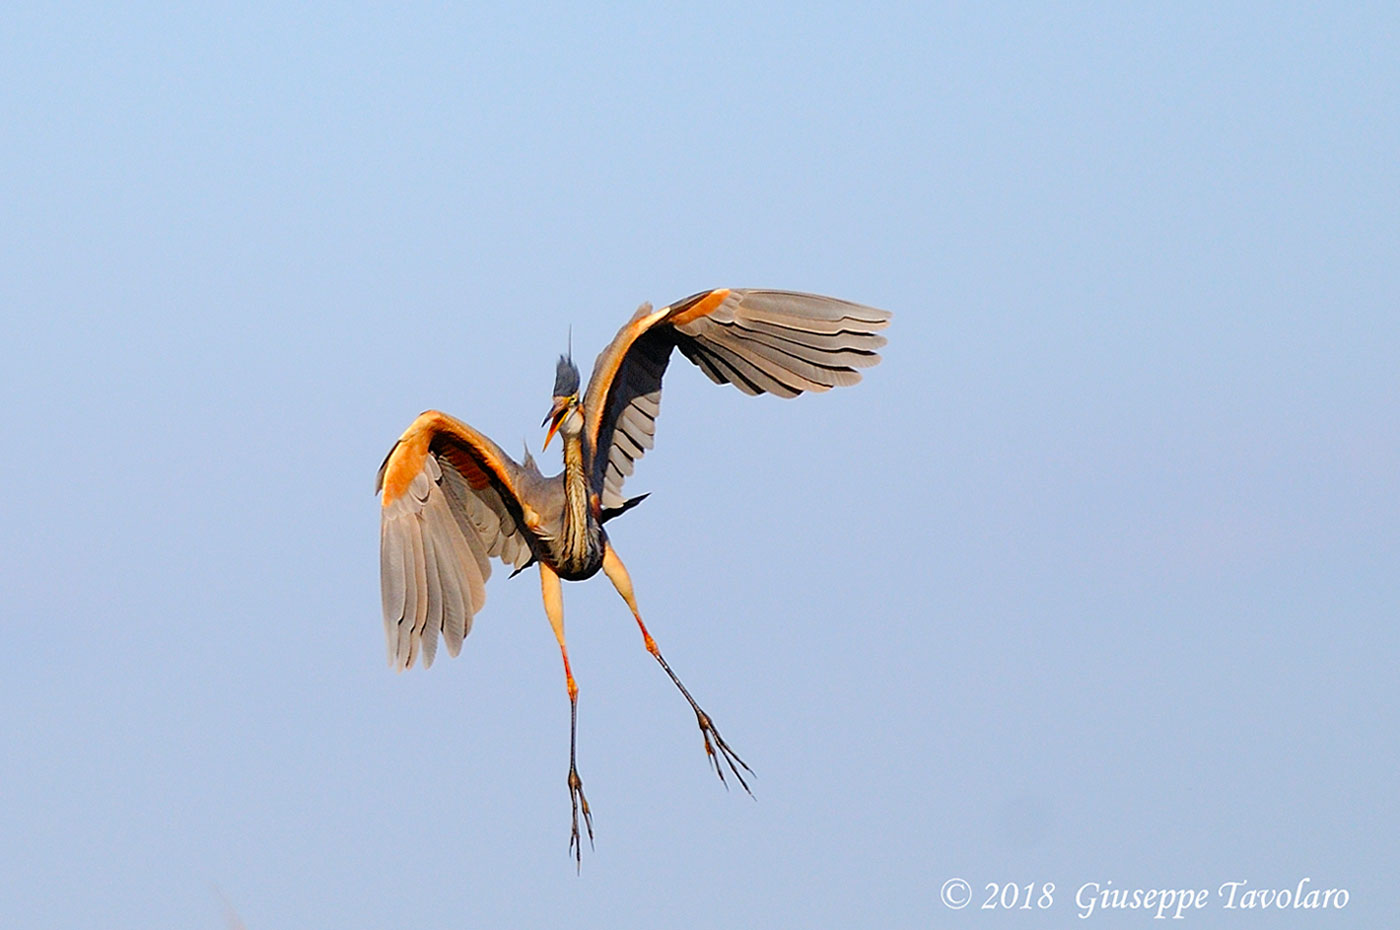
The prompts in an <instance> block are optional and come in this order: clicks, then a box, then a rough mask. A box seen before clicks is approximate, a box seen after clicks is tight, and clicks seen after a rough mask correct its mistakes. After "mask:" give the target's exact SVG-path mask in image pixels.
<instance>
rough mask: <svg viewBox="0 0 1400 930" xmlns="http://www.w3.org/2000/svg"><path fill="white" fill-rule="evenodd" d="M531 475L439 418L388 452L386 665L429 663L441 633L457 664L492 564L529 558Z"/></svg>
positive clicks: (384, 480)
mask: <svg viewBox="0 0 1400 930" xmlns="http://www.w3.org/2000/svg"><path fill="white" fill-rule="evenodd" d="M531 478H532V476H531V474H530V473H529V472H527V471H526V469H525V468H523V467H522V466H520V465H518V464H516V463H515V462H514V461H512V460H511V459H510V457H509V456H507V455H506V454H505V453H504V452H502V451H501V449H500V447H498V446H497V445H496V444H495V443H494V442H492V441H491V440H490V439H488V438H486V437H485V436H484V435H482V434H481V433H479V432H477V431H476V430H474V429H472V428H471V427H470V426H468V425H467V424H465V423H463V422H461V421H460V420H456V419H454V418H452V417H449V416H447V415H446V414H443V413H439V412H437V411H428V412H427V413H424V414H422V415H420V416H419V417H418V419H416V420H414V421H413V425H411V426H410V427H409V428H408V429H407V430H405V431H404V434H403V435H402V436H400V437H399V441H398V442H396V443H395V444H394V447H393V448H392V449H391V450H390V451H389V455H388V456H387V457H386V458H385V459H384V464H383V465H382V466H381V467H380V469H379V477H378V480H377V482H376V485H375V490H376V492H377V493H378V494H379V495H380V504H381V507H380V534H379V568H380V587H381V594H382V596H383V606H384V629H385V635H386V638H387V642H388V649H389V663H390V665H392V666H394V667H395V668H398V669H405V668H409V667H410V666H412V665H413V663H414V661H415V660H416V659H417V657H418V656H419V655H420V654H421V655H422V657H423V665H424V667H427V666H428V665H431V664H432V661H433V657H434V655H435V654H436V651H437V636H438V633H439V632H441V634H442V636H443V639H444V640H445V641H446V643H447V650H448V652H449V653H450V654H452V655H454V656H455V655H457V653H458V652H459V651H460V650H461V647H462V639H463V638H464V637H465V636H466V635H467V633H468V632H469V631H470V630H471V623H472V618H473V616H474V615H475V614H476V612H477V611H479V610H480V609H481V607H482V605H483V604H484V603H485V601H486V588H485V585H486V580H487V579H488V578H489V577H490V575H491V563H490V559H491V558H493V557H494V558H499V559H501V560H502V561H503V562H506V563H507V564H510V565H513V566H514V567H516V568H519V567H521V566H522V565H524V564H525V563H526V562H527V561H529V559H530V555H531V541H532V525H538V520H539V518H538V515H537V514H535V513H534V512H533V511H532V510H531V509H530V507H529V506H528V504H526V503H525V502H524V500H523V498H524V497H527V496H528V494H525V495H523V494H522V490H523V488H524V486H525V485H527V484H528V483H529V482H530V480H531Z"/></svg>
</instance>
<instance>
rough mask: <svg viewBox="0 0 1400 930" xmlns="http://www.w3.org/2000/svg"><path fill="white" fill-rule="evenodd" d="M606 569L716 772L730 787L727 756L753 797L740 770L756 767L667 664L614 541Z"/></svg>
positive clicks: (605, 559) (606, 557)
mask: <svg viewBox="0 0 1400 930" xmlns="http://www.w3.org/2000/svg"><path fill="white" fill-rule="evenodd" d="M603 572H604V573H605V574H606V575H607V576H608V580H609V581H611V582H612V583H613V587H614V588H617V593H618V594H621V595H622V599H623V600H624V601H626V602H627V606H628V607H629V608H630V609H631V611H632V616H633V617H635V618H636V620H637V626H638V627H639V628H640V629H641V631H642V642H643V643H645V644H646V647H647V652H650V653H651V654H652V657H653V658H655V659H656V661H657V662H659V663H661V667H662V668H663V669H665V670H666V674H667V675H669V676H671V681H673V682H675V685H676V687H677V688H679V689H680V692H681V694H683V695H685V699H686V700H687V701H689V702H690V706H691V708H692V709H693V710H694V711H695V719H696V721H697V722H698V723H699V724H700V734H701V735H702V736H704V737H705V755H706V757H707V758H708V759H709V760H710V764H711V765H713V766H714V768H715V774H717V775H718V776H719V780H720V781H722V782H724V784H725V787H728V786H729V782H727V781H725V778H724V766H723V765H721V764H720V760H721V759H723V760H724V762H725V763H727V764H728V765H729V771H730V772H732V773H733V775H734V777H735V778H737V779H738V780H739V784H741V785H743V786H744V790H745V791H747V792H748V793H749V795H750V796H752V795H753V791H752V790H751V789H750V788H749V783H748V782H746V781H744V776H743V773H741V772H740V771H739V769H741V768H742V769H743V770H744V771H745V772H748V773H749V774H750V775H752V774H753V769H751V768H749V767H748V765H746V764H745V763H744V760H743V759H740V758H739V754H738V753H736V752H735V751H734V750H732V749H730V748H729V744H728V743H726V742H725V741H724V738H723V737H721V736H720V735H719V730H717V729H715V724H714V721H712V720H711V719H710V715H709V714H707V713H705V712H704V711H703V710H701V709H700V705H699V704H697V703H695V698H693V697H691V696H690V692H689V691H687V690H686V689H685V685H683V684H681V680H680V679H679V678H677V677H676V673H675V672H673V671H671V666H669V665H667V664H666V660H665V659H664V658H663V657H662V655H661V650H660V649H658V648H657V646H656V640H654V639H652V638H651V634H650V633H648V632H647V625H646V624H645V623H643V622H642V613H641V611H639V610H638V609H637V598H636V597H635V596H633V594H632V579H631V577H629V576H628V574H627V566H625V565H623V564H622V560H621V559H619V558H618V557H617V553H616V552H615V551H614V550H613V547H612V543H611V542H610V541H609V542H604V544H603ZM561 641H562V640H561ZM711 737H713V740H711ZM716 750H718V751H716ZM736 763H737V764H736Z"/></svg>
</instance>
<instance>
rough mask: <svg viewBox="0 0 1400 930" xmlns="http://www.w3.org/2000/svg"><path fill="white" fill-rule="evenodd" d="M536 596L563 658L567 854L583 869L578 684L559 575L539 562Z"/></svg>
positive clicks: (588, 815) (586, 816)
mask: <svg viewBox="0 0 1400 930" xmlns="http://www.w3.org/2000/svg"><path fill="white" fill-rule="evenodd" d="M540 593H541V594H543V595H544V612H545V613H546V614H548V615H549V625H550V626H551V627H553V628H554V638H555V639H557V640H559V653H560V654H561V655H562V656H563V657H564V684H565V686H566V687H567V688H568V689H569V802H570V803H571V804H572V805H573V809H574V827H573V833H572V834H571V835H570V836H569V851H570V852H571V853H573V854H574V864H575V866H576V867H578V868H582V866H583V840H581V839H580V838H579V833H578V812H579V808H583V823H584V826H586V827H587V828H588V845H589V846H592V845H593V814H592V812H590V811H589V809H588V799H587V798H586V797H584V796H583V779H582V778H579V777H578V768H577V766H576V765H575V764H574V758H575V755H576V749H577V747H578V685H577V684H576V683H575V682H574V673H573V670H572V669H570V668H569V647H568V646H566V645H564V592H563V591H562V590H561V586H560V584H559V576H558V575H557V574H555V572H554V569H552V568H550V567H549V566H548V565H546V564H544V563H543V562H541V563H540Z"/></svg>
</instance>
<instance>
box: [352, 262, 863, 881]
mask: <svg viewBox="0 0 1400 930" xmlns="http://www.w3.org/2000/svg"><path fill="white" fill-rule="evenodd" d="M889 316H890V315H889V314H888V313H887V312H885V311H884V310H875V309H873V308H871V307H863V306H860V305H859V304H853V303H847V302H846V301H843V300H836V299H834V298H831V297H819V296H816V295H813V294H798V293H792V292H789V291H767V290H729V289H720V290H713V291H705V292H703V293H700V294H695V295H693V296H691V297H687V298H686V299H684V300H682V301H678V302H677V303H674V304H671V305H670V306H666V307H662V308H661V309H659V310H652V308H651V306H650V305H648V304H643V305H642V307H641V308H640V309H639V310H638V311H637V313H636V314H635V315H634V316H633V317H632V319H631V320H629V321H628V322H627V324H626V325H625V326H623V327H622V329H621V330H619V331H618V334H617V336H616V337H615V338H614V339H613V341H612V342H611V343H609V344H608V346H607V348H605V349H604V350H603V351H602V353H601V354H600V355H599V356H598V360H597V361H596V362H595V363H594V365H593V375H592V377H591V378H590V379H589V381H588V388H587V390H586V391H584V392H583V393H582V394H580V393H579V373H578V369H577V368H575V367H574V364H573V361H572V359H570V358H568V357H567V356H565V357H561V358H560V359H559V364H558V367H557V370H556V375H555V381H554V400H553V404H552V406H551V407H550V410H549V413H548V415H546V416H545V418H544V423H542V424H541V426H545V425H548V427H549V430H548V433H547V434H546V436H545V443H544V447H545V448H548V446H549V442H550V440H552V439H553V438H554V434H555V433H556V432H557V433H558V434H559V435H560V436H561V437H562V440H563V447H564V448H563V458H564V470H563V472H562V473H560V474H558V475H555V476H553V477H545V476H544V475H543V474H541V473H540V471H539V469H538V468H536V467H535V463H534V461H533V459H532V458H531V457H530V454H529V452H528V450H527V451H526V454H525V461H524V462H521V463H517V462H515V461H514V460H513V459H511V458H510V456H508V455H506V454H505V453H504V452H502V451H501V449H500V447H499V446H497V445H496V444H495V443H494V442H492V441H491V440H490V439H488V438H486V437H485V436H484V435H482V434H481V433H479V432H477V431H476V430H474V429H472V428H471V427H470V426H468V425H467V424H465V423H463V422H462V421H460V420H457V419H454V418H452V417H450V416H448V415H447V414H444V413H439V412H438V411H436V410H430V411H428V412H426V413H424V414H422V415H421V416H419V417H418V419H416V420H414V421H413V424H412V425H411V426H410V427H409V428H408V429H407V430H406V431H405V432H404V434H403V435H402V436H400V437H399V440H398V442H396V443H394V447H393V448H392V449H390V450H389V454H388V456H387V457H386V458H385V459H384V464H383V465H382V466H381V467H380V469H379V477H378V482H377V484H376V488H375V490H376V493H378V494H379V495H380V500H381V504H382V516H381V524H380V536H379V546H380V549H379V552H380V582H381V586H382V593H383V599H384V629H385V633H386V635H387V637H388V646H389V664H390V665H392V666H393V667H394V668H396V669H399V670H402V669H406V668H409V667H410V666H412V665H413V663H414V661H415V660H416V659H417V658H419V657H420V656H421V657H422V659H423V665H424V667H427V666H428V665H431V664H432V661H433V656H434V655H435V653H436V651H437V638H438V634H439V633H441V634H442V638H443V640H444V641H445V642H446V644H447V651H448V652H449V653H451V654H452V655H454V656H455V655H457V653H458V651H459V650H460V649H461V648H462V639H463V637H465V636H466V635H467V632H468V631H469V630H470V629H471V624H472V617H473V616H474V615H475V614H476V612H477V611H479V610H480V609H481V606H482V604H483V603H484V602H485V600H486V589H485V584H486V579H487V577H488V576H489V575H490V574H491V565H490V559H492V558H497V559H500V560H501V561H502V562H504V563H506V564H508V565H510V566H512V567H513V568H514V569H515V572H516V573H518V572H520V571H522V570H523V569H525V568H526V567H528V566H529V565H531V564H537V565H538V566H539V574H540V588H541V592H542V594H543V596H544V609H545V613H546V614H547V615H548V617H549V623H550V625H551V626H552V627H553V628H554V636H555V638H556V639H558V641H559V651H560V653H561V654H562V656H563V659H564V682H565V686H566V687H567V689H568V694H569V779H568V784H569V797H570V803H571V804H572V807H573V831H572V834H571V835H570V838H569V849H570V852H572V853H573V855H574V858H575V861H576V862H577V861H579V860H580V859H581V855H582V843H581V840H580V838H579V823H578V820H579V811H580V810H582V811H583V819H584V824H585V825H586V827H587V830H588V838H589V842H590V843H591V842H592V840H593V816H592V813H591V811H590V810H589V807H588V800H587V798H585V797H584V794H583V780H582V779H581V778H579V774H578V768H577V766H576V755H577V753H576V749H577V735H578V685H577V684H576V683H575V682H574V675H573V671H572V669H571V668H570V667H569V650H568V647H567V646H566V645H565V643H564V607H563V597H562V592H561V586H560V584H559V580H560V579H561V578H562V579H565V580H568V581H582V580H584V579H585V578H591V577H592V576H593V575H595V574H596V573H597V572H598V570H599V569H600V568H601V569H602V570H603V573H604V574H605V575H607V576H608V580H610V581H611V582H612V583H613V586H614V587H616V588H617V591H618V593H619V594H621V595H622V598H623V600H625V601H626V602H627V606H628V608H630V609H631V611H632V616H633V618H635V620H636V621H637V626H638V628H639V629H640V630H641V633H642V642H643V643H644V645H645V646H646V650H647V652H649V653H651V655H652V657H653V658H655V659H656V661H657V662H658V663H660V665H661V667H662V669H664V670H665V672H666V674H667V675H668V676H670V678H671V681H672V682H674V683H675V685H676V687H677V688H678V689H680V692H681V694H682V695H684V697H685V699H686V701H688V702H689V703H690V707H691V709H692V710H694V711H695V717H696V721H697V722H698V723H699V725H700V732H701V735H702V736H703V737H704V741H705V753H706V755H707V757H708V759H709V761H710V763H711V764H712V765H713V766H714V770H715V772H716V773H717V774H718V775H719V777H720V780H721V781H725V767H726V766H727V767H728V769H729V772H730V774H732V775H733V776H734V778H735V779H736V780H737V781H738V782H739V784H740V785H742V786H743V788H744V790H745V791H749V785H748V782H747V781H746V780H745V778H744V773H745V772H748V773H749V774H750V775H752V770H751V769H750V768H749V767H748V766H747V765H745V764H744V761H743V760H742V759H741V758H739V756H738V754H736V753H735V752H734V750H733V749H731V748H730V746H729V744H728V743H727V742H725V740H724V738H723V737H721V736H720V734H719V730H718V729H717V728H716V727H715V724H714V721H713V720H711V718H710V716H709V715H708V714H707V713H705V711H704V710H702V709H701V708H700V705H699V704H698V703H696V701H695V699H694V698H693V697H691V696H690V692H689V691H687V690H686V687H685V685H683V684H681V680H680V678H678V677H677V676H676V673H675V672H673V671H672V670H671V666H670V665H668V664H667V662H666V660H665V658H663V657H662V655H661V650H660V649H659V648H657V645H656V640H654V639H653V638H652V636H651V634H650V633H648V632H647V628H646V624H644V623H643V622H642V614H641V611H640V610H639V609H638V608H637V600H636V597H635V596H634V595H633V591H632V581H631V579H630V578H629V577H628V575H627V568H626V567H625V566H624V565H623V564H622V560H621V559H620V558H618V555H617V551H616V550H615V549H614V548H613V545H612V542H611V541H610V540H609V539H608V534H607V532H606V530H604V528H603V526H604V524H606V523H607V522H608V521H609V520H611V519H613V518H614V517H617V516H620V515H621V514H623V513H625V512H626V511H627V510H628V509H630V508H631V507H633V506H635V505H636V504H637V503H639V502H640V501H641V500H642V497H645V496H646V495H642V496H641V497H633V498H630V499H628V498H624V497H623V495H622V484H623V482H624V481H625V480H626V479H627V477H628V476H629V475H631V474H632V470H633V466H634V465H635V463H636V461H637V459H639V458H641V457H642V455H643V454H645V452H646V450H647V449H650V448H651V447H652V438H653V436H654V434H655V430H656V418H657V416H658V414H659V413H660V409H661V408H660V403H661V378H662V375H663V374H665V372H666V365H667V363H668V362H669V361H670V358H671V351H672V350H673V349H679V350H680V352H681V354H682V355H684V356H685V357H686V358H687V359H689V360H690V361H692V362H694V363H695V364H696V365H697V366H699V367H700V369H701V370H702V371H703V372H705V374H707V375H708V376H709V377H710V379H711V380H712V381H714V382H716V383H717V384H725V383H728V384H733V385H734V386H735V387H737V388H738V389H739V390H741V391H743V392H745V393H746V394H762V393H769V394H776V395H778V396H779V397H795V396H797V395H798V394H801V393H802V392H803V391H825V390H827V389H829V388H832V387H836V386H838V385H848V384H855V383H856V382H857V381H859V380H860V373H859V372H858V371H857V370H856V369H858V368H865V367H869V366H871V365H874V364H876V363H877V362H878V361H879V360H880V356H879V354H878V353H877V351H876V350H878V349H879V348H880V347H881V346H882V345H884V344H885V339H884V337H883V336H880V335H879V334H878V333H877V332H876V330H879V329H882V328H884V326H885V325H886V324H887V323H888V321H889ZM726 784H727V782H726ZM750 793H752V792H750Z"/></svg>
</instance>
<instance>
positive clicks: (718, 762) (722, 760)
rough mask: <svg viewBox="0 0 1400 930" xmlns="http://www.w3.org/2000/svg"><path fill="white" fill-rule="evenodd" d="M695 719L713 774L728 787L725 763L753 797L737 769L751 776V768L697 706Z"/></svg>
mask: <svg viewBox="0 0 1400 930" xmlns="http://www.w3.org/2000/svg"><path fill="white" fill-rule="evenodd" d="M695 719H696V721H697V722H698V723H699V724H700V733H701V735H702V736H704V737H705V757H706V758H708V759H709V760H710V765H712V766H714V770H715V774H716V775H718V776H719V780H720V781H721V782H723V783H724V787H726V788H728V787H729V782H728V780H726V779H725V777H724V766H725V765H726V764H727V765H728V766H729V771H730V773H731V774H733V776H734V777H735V778H737V779H738V780H739V784H740V785H742V786H743V788H744V790H745V791H747V792H748V793H749V797H753V789H752V788H750V787H749V783H748V782H746V781H744V776H743V773H742V772H740V771H739V769H741V768H742V769H743V770H744V771H745V772H748V773H749V775H750V776H752V775H753V769H751V768H749V767H748V764H747V763H745V762H744V760H743V759H740V758H739V754H738V753H737V752H735V751H734V750H733V749H730V748H729V744H728V743H726V742H725V741H724V737H722V736H720V735H719V730H716V729H715V725H714V721H712V720H710V715H709V714H707V713H705V712H704V711H703V710H701V709H700V708H698V707H697V708H695Z"/></svg>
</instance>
